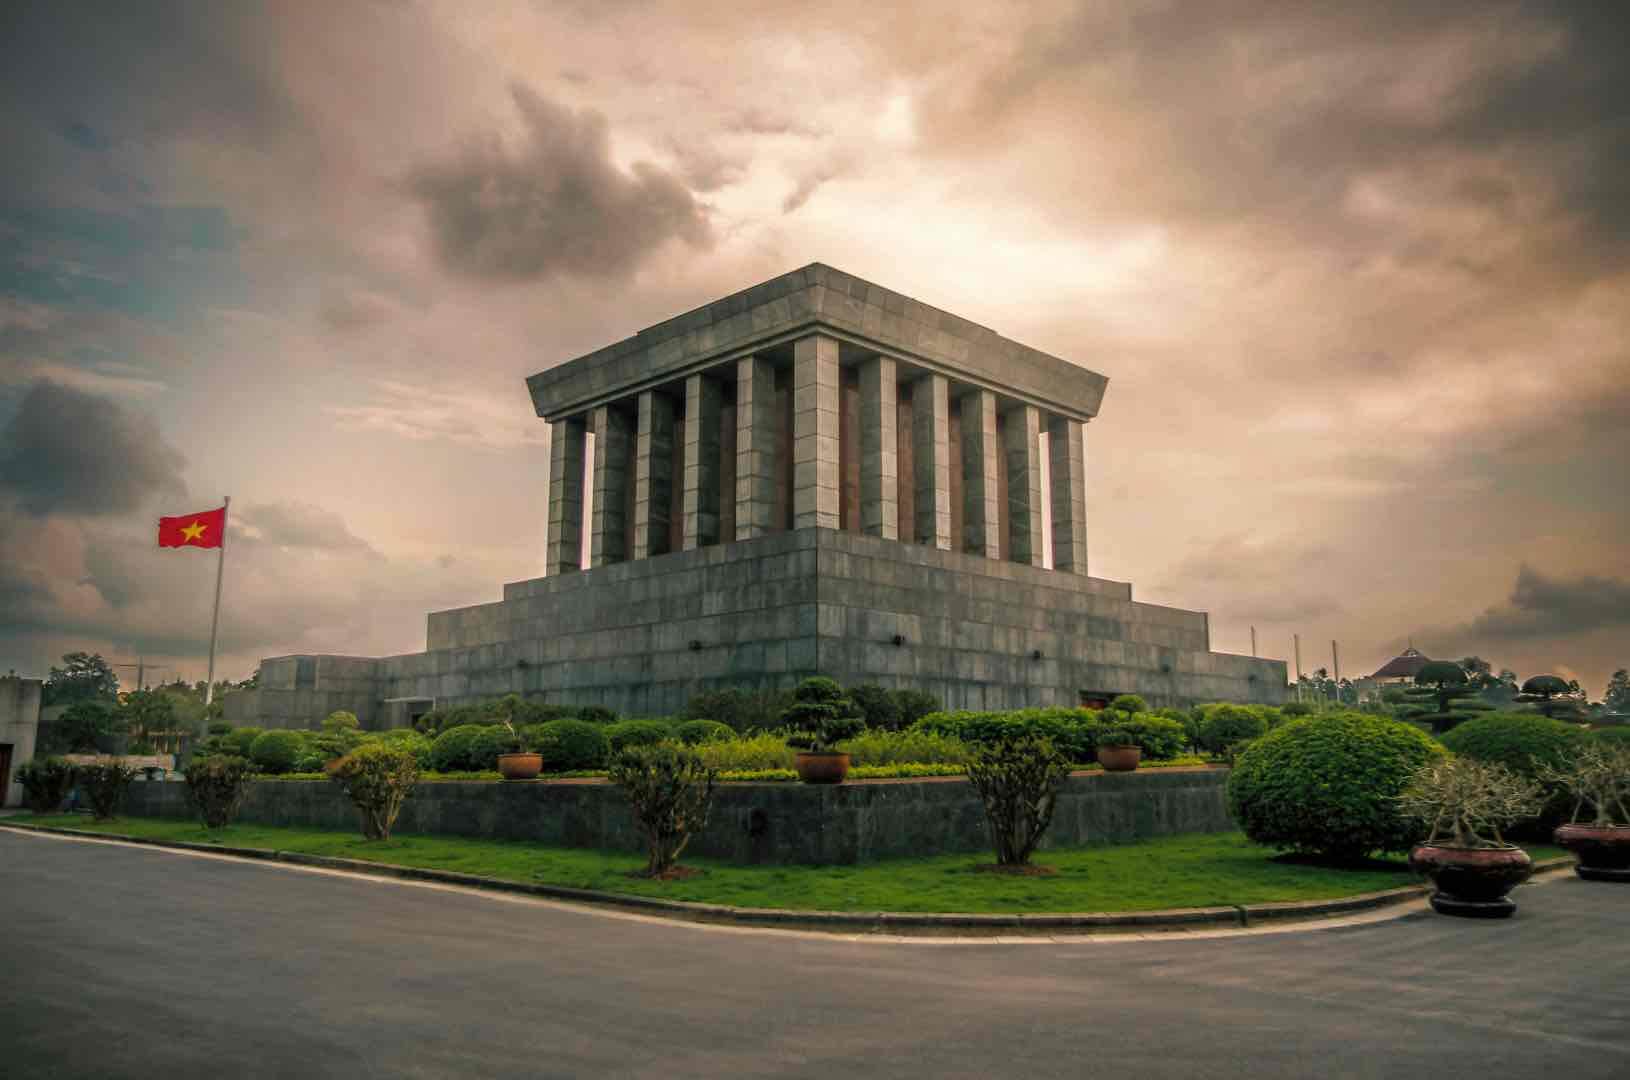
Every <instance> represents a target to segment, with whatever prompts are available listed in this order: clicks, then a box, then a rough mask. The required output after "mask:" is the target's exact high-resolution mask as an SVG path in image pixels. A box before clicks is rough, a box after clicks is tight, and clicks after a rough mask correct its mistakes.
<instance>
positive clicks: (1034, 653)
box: [1030, 649, 1041, 660]
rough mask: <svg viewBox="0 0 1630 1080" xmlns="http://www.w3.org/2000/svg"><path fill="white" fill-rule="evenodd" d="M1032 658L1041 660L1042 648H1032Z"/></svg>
mask: <svg viewBox="0 0 1630 1080" xmlns="http://www.w3.org/2000/svg"><path fill="white" fill-rule="evenodd" d="M1030 659H1032V660H1040V659H1041V650H1040V649H1031V650H1030Z"/></svg>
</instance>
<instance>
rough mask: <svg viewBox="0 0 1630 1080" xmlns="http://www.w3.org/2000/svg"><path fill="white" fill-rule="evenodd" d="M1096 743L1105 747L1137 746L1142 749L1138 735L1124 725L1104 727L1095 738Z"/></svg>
mask: <svg viewBox="0 0 1630 1080" xmlns="http://www.w3.org/2000/svg"><path fill="white" fill-rule="evenodd" d="M1094 745H1097V746H1103V747H1111V746H1136V747H1138V748H1139V749H1140V750H1141V749H1142V745H1141V744H1140V743H1139V742H1138V737H1137V736H1136V735H1134V734H1132V733H1131V732H1130V731H1128V730H1126V729H1125V728H1122V727H1108V728H1104V729H1103V730H1102V731H1100V732H1099V733H1098V738H1097V739H1096V740H1094Z"/></svg>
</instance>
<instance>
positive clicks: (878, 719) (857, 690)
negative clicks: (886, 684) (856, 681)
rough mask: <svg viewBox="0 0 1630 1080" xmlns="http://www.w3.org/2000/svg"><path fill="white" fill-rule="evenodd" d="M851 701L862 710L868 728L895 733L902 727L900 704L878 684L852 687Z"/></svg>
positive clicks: (861, 713) (850, 691)
mask: <svg viewBox="0 0 1630 1080" xmlns="http://www.w3.org/2000/svg"><path fill="white" fill-rule="evenodd" d="M849 700H851V701H853V702H854V703H855V708H857V709H859V710H860V715H861V717H862V718H863V719H864V720H865V721H866V726H867V727H868V728H872V729H873V730H880V731H895V730H897V729H898V728H899V727H900V703H899V702H898V701H896V700H895V698H894V695H893V694H892V693H890V692H889V691H888V690H886V689H884V688H883V687H881V686H879V685H877V684H876V683H861V684H860V685H859V686H851V687H850V688H849Z"/></svg>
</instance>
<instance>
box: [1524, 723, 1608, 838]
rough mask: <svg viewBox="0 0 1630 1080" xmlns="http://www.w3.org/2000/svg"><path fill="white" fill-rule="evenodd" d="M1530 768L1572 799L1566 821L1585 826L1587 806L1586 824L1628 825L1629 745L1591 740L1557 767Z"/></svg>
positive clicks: (1540, 764)
mask: <svg viewBox="0 0 1630 1080" xmlns="http://www.w3.org/2000/svg"><path fill="white" fill-rule="evenodd" d="M1534 765H1535V770H1536V772H1537V774H1538V776H1539V778H1540V780H1542V781H1544V782H1545V783H1547V784H1556V785H1558V786H1560V787H1561V788H1563V789H1564V790H1566V791H1567V792H1568V794H1570V795H1572V796H1573V798H1574V802H1573V814H1572V815H1571V818H1570V820H1572V821H1574V822H1578V823H1585V821H1584V818H1583V817H1582V816H1581V815H1582V813H1583V811H1584V810H1585V809H1586V808H1587V807H1588V808H1589V810H1590V821H1589V822H1588V824H1590V825H1594V826H1596V827H1597V828H1607V827H1609V826H1613V825H1630V745H1626V744H1615V743H1608V742H1605V741H1597V740H1592V741H1590V742H1587V743H1585V744H1584V745H1583V746H1582V747H1581V748H1580V749H1579V751H1578V752H1577V753H1575V754H1574V755H1573V759H1572V760H1571V761H1569V762H1568V763H1567V764H1566V765H1565V766H1563V767H1561V768H1558V767H1557V766H1555V765H1552V764H1550V763H1549V762H1543V761H1536V762H1535V763H1534Z"/></svg>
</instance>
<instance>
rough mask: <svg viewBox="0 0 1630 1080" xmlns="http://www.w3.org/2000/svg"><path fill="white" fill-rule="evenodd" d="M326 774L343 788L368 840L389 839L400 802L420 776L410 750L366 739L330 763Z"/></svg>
mask: <svg viewBox="0 0 1630 1080" xmlns="http://www.w3.org/2000/svg"><path fill="white" fill-rule="evenodd" d="M328 774H329V776H331V777H332V778H333V779H334V782H335V783H337V784H339V785H340V786H341V787H343V788H344V789H345V794H346V795H347V796H348V797H349V798H350V799H351V802H352V804H353V805H354V806H355V807H356V808H357V814H358V816H359V817H360V818H361V821H362V835H363V837H365V838H366V839H369V840H389V839H390V838H391V826H393V825H395V824H396V816H397V815H398V814H400V813H401V812H402V803H403V802H404V801H405V800H406V799H407V797H408V795H410V794H411V793H412V792H413V785H414V784H415V783H417V782H418V779H419V764H418V762H417V761H416V760H414V757H413V754H412V752H411V751H409V750H405V749H402V748H401V747H397V746H392V745H390V744H389V743H384V742H369V743H364V744H363V745H361V746H359V747H357V748H356V749H355V750H353V751H351V752H350V753H349V754H347V755H345V756H344V757H342V758H340V759H339V760H338V761H336V762H334V764H333V765H331V766H329V770H328Z"/></svg>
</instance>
